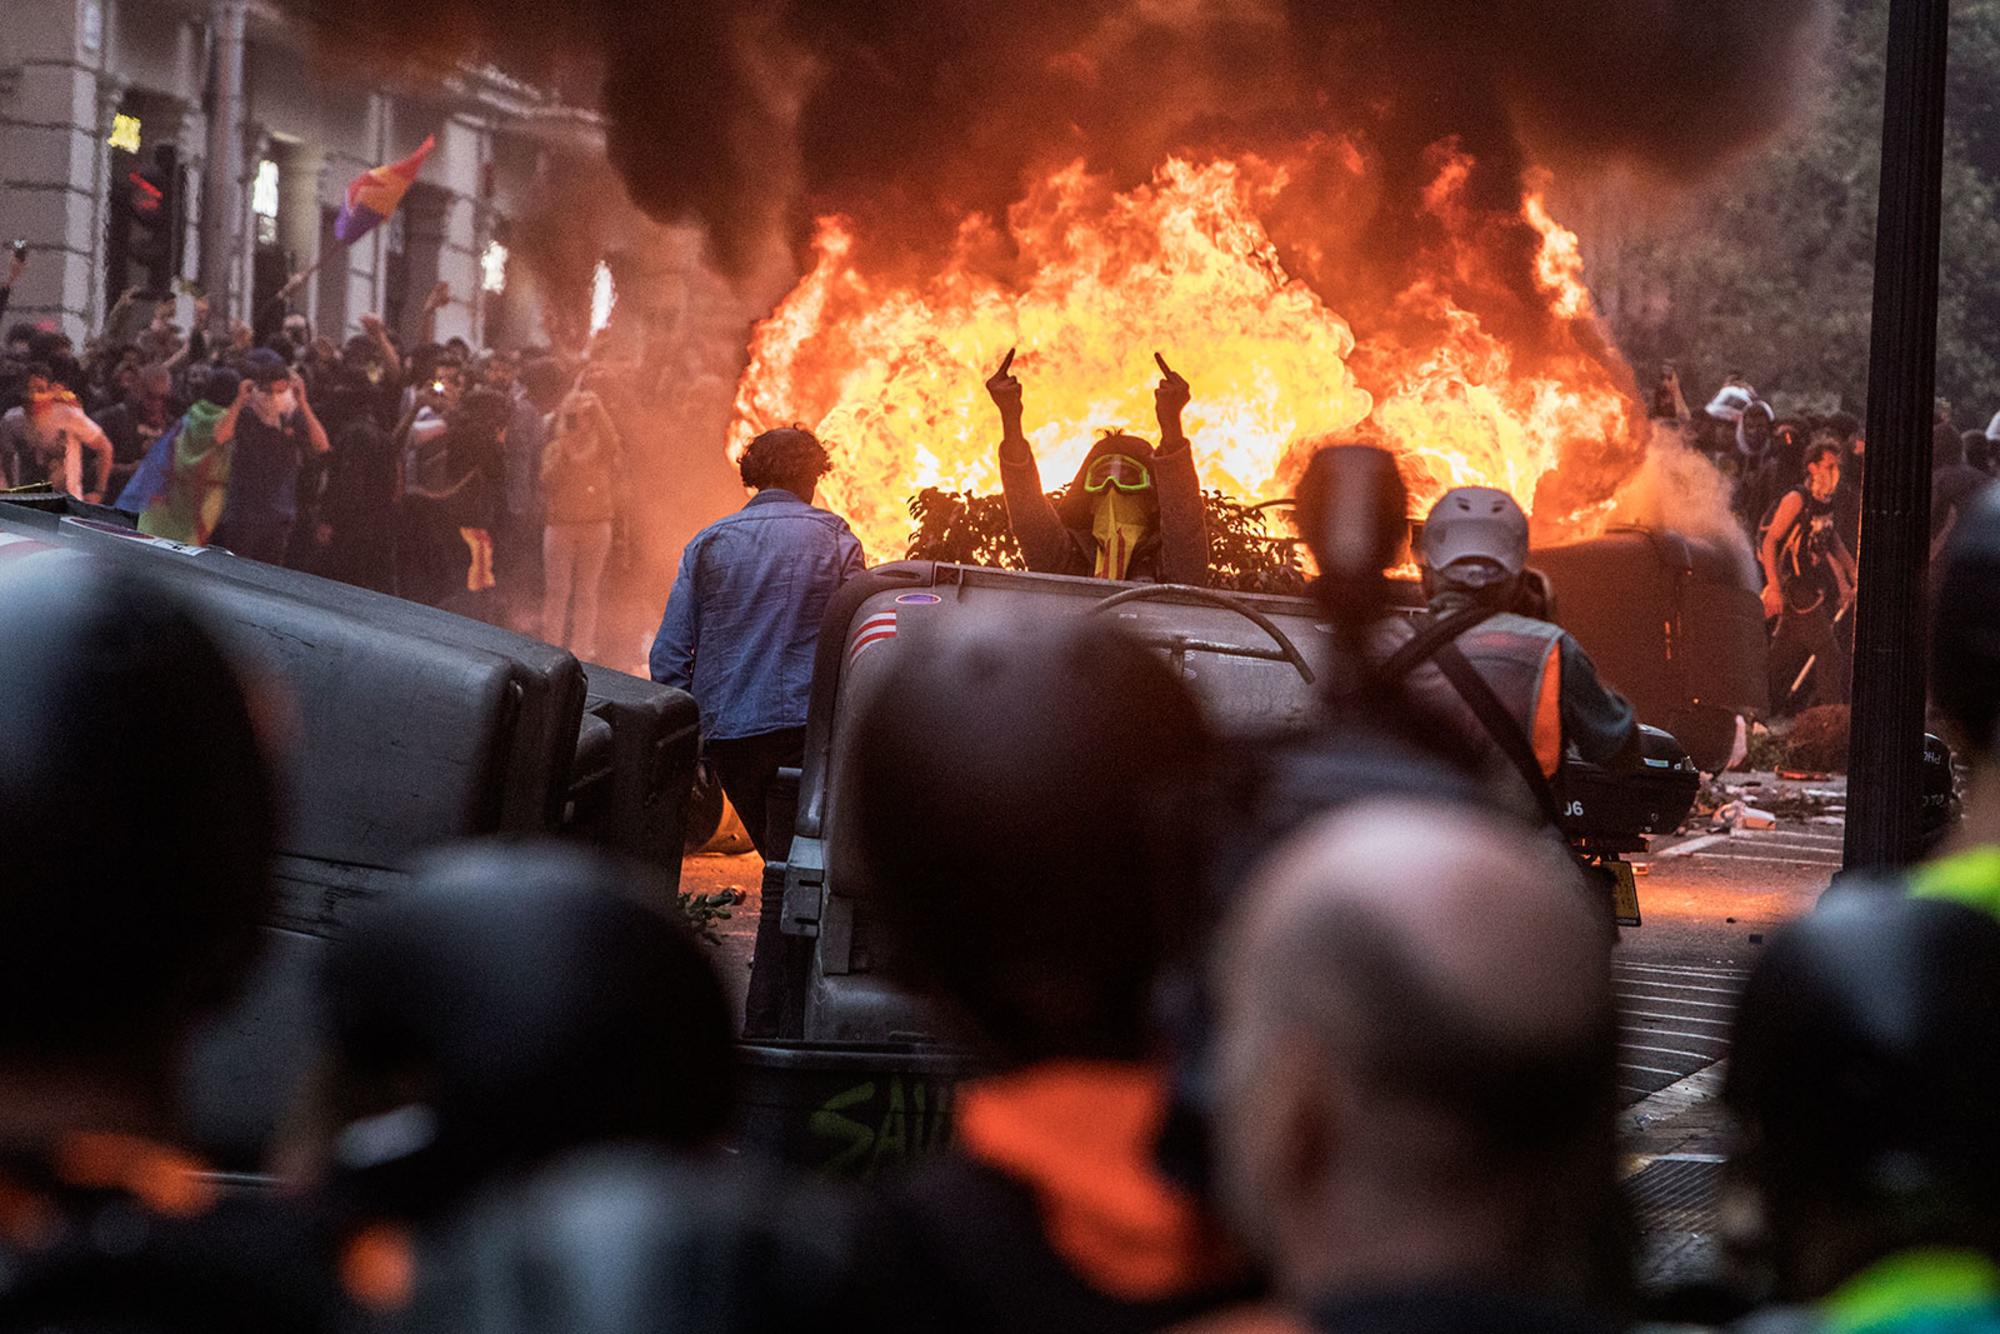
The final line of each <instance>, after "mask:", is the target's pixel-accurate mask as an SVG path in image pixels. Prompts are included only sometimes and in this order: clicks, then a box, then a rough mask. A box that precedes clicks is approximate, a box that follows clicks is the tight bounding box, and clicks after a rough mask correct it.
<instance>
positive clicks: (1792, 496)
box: [1758, 443, 1855, 707]
mask: <svg viewBox="0 0 2000 1334" xmlns="http://www.w3.org/2000/svg"><path fill="white" fill-rule="evenodd" d="M1805 463H1806V479H1805V483H1804V485H1802V486H1796V487H1794V488H1792V489H1791V490H1790V491H1788V492H1786V493H1785V494H1784V496H1783V497H1781V498H1780V499H1779V501H1778V505H1777V508H1776V509H1775V510H1773V511H1772V512H1771V522H1770V524H1769V525H1768V526H1767V527H1766V528H1765V530H1764V533H1763V536H1762V539H1761V541H1760V542H1759V543H1758V558H1759V560H1760V561H1761V562H1762V564H1763V567H1764V614H1765V615H1766V616H1775V617H1776V618H1777V622H1778V623H1777V628H1776V630H1775V631H1774V632H1773V634H1772V639H1771V671H1772V691H1771V695H1772V698H1773V699H1775V700H1778V701H1779V702H1780V706H1781V707H1782V705H1783V703H1784V702H1785V701H1787V700H1789V699H1790V697H1791V696H1792V694H1793V693H1795V692H1794V691H1793V689H1792V685H1793V682H1794V681H1797V680H1798V679H1799V676H1800V675H1801V674H1802V673H1803V672H1804V671H1805V669H1806V666H1807V664H1808V663H1809V662H1810V664H1811V666H1812V681H1813V683H1814V699H1815V702H1817V703H1820V704H1844V703H1846V702H1847V670H1848V647H1847V645H1848V642H1849V635H1850V634H1851V631H1850V630H1849V629H1848V628H1847V627H1846V626H1844V625H1842V622H1843V621H1845V620H1846V615H1847V609H1848V606H1849V605H1850V604H1851V602H1852V601H1853V597H1854V577H1855V566H1854V554H1853V553H1852V552H1851V551H1849V550H1848V548H1847V543H1846V542H1845V541H1843V540H1842V539H1841V536H1840V529H1839V525H1838V524H1837V523H1836V521H1835V516H1834V496H1835V495H1836V493H1838V491H1839V489H1840V449H1839V447H1838V446H1836V445H1832V444H1828V443H1821V444H1817V445H1814V446H1812V447H1811V448H1810V449H1808V450H1807V451H1806V460H1805Z"/></svg>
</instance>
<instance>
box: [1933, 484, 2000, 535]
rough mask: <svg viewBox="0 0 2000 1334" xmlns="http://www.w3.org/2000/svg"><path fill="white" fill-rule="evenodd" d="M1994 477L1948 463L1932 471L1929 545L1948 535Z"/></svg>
mask: <svg viewBox="0 0 2000 1334" xmlns="http://www.w3.org/2000/svg"><path fill="white" fill-rule="evenodd" d="M1992 483H1993V478H1992V477H1991V476H1990V475H1988V474H1987V473H1983V472H1981V471H1980V470H1979V469H1977V468H1975V467H1973V466H1972V465H1971V464H1969V463H1947V464H1945V465H1944V466H1943V467H1941V468H1936V469H1933V470H1932V472H1931V544H1932V548H1933V550H1935V549H1936V546H1937V544H1938V543H1939V542H1940V541H1942V540H1943V539H1944V538H1945V537H1946V536H1947V535H1949V534H1950V532H1951V530H1952V528H1953V527H1954V526H1955V525H1956V524H1957V523H1958V519H1959V514H1960V512H1961V510H1962V509H1963V507H1964V506H1965V504H1966V502H1968V501H1970V500H1971V499H1972V498H1973V497H1974V496H1976V495H1978V494H1979V493H1980V492H1981V491H1984V490H1985V489H1986V488H1987V487H1988V486H1990V485H1992Z"/></svg>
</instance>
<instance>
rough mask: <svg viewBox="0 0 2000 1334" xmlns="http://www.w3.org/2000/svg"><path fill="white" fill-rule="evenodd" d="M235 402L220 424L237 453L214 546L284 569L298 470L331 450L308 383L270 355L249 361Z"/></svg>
mask: <svg viewBox="0 0 2000 1334" xmlns="http://www.w3.org/2000/svg"><path fill="white" fill-rule="evenodd" d="M243 366H244V379H243V383H242V386H241V389H240V391H239V392H238V394H237V398H236V402H235V404H233V405H232V406H231V408H230V410H229V412H227V413H226V414H224V416H223V419H222V420H221V421H220V422H219V423H217V424H216V428H215V439H216V442H217V443H218V444H222V445H228V446H230V447H231V450H230V462H229V489H228V497H227V499H226V500H225V501H224V503H223V507H222V521H221V522H220V523H219V524H217V525H216V530H215V534H214V541H215V544H216V545H217V546H222V547H227V548H229V550H231V551H233V552H235V553H236V554H237V555H239V556H248V557H250V558H251V559H253V560H261V561H264V562H266V563H268V564H271V565H283V564H284V563H285V551H286V548H287V547H288V546H289V545H290V543H291V537H292V524H293V523H294V522H295V521H296V519H297V518H298V489H299V469H300V468H301V467H302V466H303V465H304V463H305V456H306V454H307V452H308V451H310V452H311V453H312V454H313V455H314V456H318V455H321V454H325V453H326V452H328V451H329V450H330V449H332V447H333V446H332V444H331V442H329V441H328V440H327V438H326V428H324V427H323V426H321V425H320V423H319V418H318V417H316V416H314V415H313V410H312V404H311V403H309V402H307V401H306V386H305V381H303V380H301V379H300V378H299V375H298V372H297V371H295V370H293V369H292V368H291V367H290V366H288V365H286V364H285V360H284V358H283V357H280V356H279V355H278V354H277V353H275V352H273V351H271V350H270V349H269V348H258V349H257V350H256V351H254V352H252V353H251V354H250V355H249V356H247V357H245V358H244V361H243Z"/></svg>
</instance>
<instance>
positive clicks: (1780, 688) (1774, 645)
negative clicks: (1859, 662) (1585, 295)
mask: <svg viewBox="0 0 2000 1334" xmlns="http://www.w3.org/2000/svg"><path fill="white" fill-rule="evenodd" d="M1833 615H1834V608H1833V607H1832V606H1831V605H1830V604H1826V603H1822V604H1821V605H1819V606H1816V607H1813V608H1812V609H1811V610H1809V611H1794V610H1792V609H1791V608H1790V607H1787V608H1786V609H1785V610H1784V612H1783V613H1781V614H1780V615H1779V617H1778V626H1777V629H1776V630H1774V631H1772V633H1771V702H1772V705H1773V706H1774V707H1775V708H1777V709H1778V710H1779V711H1780V712H1781V713H1782V712H1788V711H1789V704H1790V701H1791V697H1792V682H1794V681H1796V680H1798V677H1799V673H1800V672H1802V671H1804V670H1805V665H1806V662H1807V660H1809V659H1810V660H1811V661H1812V663H1813V669H1812V674H1811V675H1810V676H1809V677H1808V678H1807V679H1806V680H1805V682H1804V683H1803V685H1802V686H1801V687H1800V690H1801V700H1800V702H1801V703H1802V704H1808V705H1820V704H1845V703H1847V692H1848V685H1849V673H1850V671H1851V668H1852V661H1851V659H1852V650H1851V648H1850V645H1851V644H1852V642H1853V635H1854V622H1853V619H1852V618H1851V617H1848V618H1843V619H1842V620H1841V621H1840V623H1839V624H1835V623H1834V619H1833Z"/></svg>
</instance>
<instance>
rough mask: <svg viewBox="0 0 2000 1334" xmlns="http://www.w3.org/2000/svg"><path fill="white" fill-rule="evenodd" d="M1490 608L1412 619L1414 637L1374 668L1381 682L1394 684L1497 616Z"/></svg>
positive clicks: (1462, 608)
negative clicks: (1474, 628) (1447, 645)
mask: <svg viewBox="0 0 2000 1334" xmlns="http://www.w3.org/2000/svg"><path fill="white" fill-rule="evenodd" d="M1497 614H1498V613H1497V612H1495V611H1494V610H1493V609H1492V608H1491V607H1461V608H1460V609H1459V610H1457V611H1455V612H1453V613H1452V614H1451V615H1449V616H1442V617H1439V616H1430V615H1425V616H1423V617H1421V618H1419V619H1418V620H1416V621H1415V622H1414V624H1415V625H1416V627H1417V633H1416V636H1415V637H1414V638H1412V639H1410V640H1408V641H1406V642H1405V643H1404V644H1403V645H1402V647H1400V648H1398V649H1397V650H1396V651H1395V652H1394V653H1392V654H1390V655H1389V656H1388V658H1387V659H1385V660H1384V661H1383V663H1382V666H1381V667H1380V668H1378V669H1377V670H1378V671H1379V673H1380V674H1381V677H1382V680H1383V682H1384V683H1386V684H1389V685H1394V684H1395V683H1396V682H1398V681H1401V680H1402V679H1403V678H1404V677H1405V676H1408V675H1409V674H1410V673H1411V672H1412V671H1414V670H1415V669H1416V668H1417V667H1418V666H1419V665H1421V664H1422V663H1424V662H1425V661H1427V660H1429V659H1430V658H1431V657H1432V656H1434V655H1435V654H1436V653H1437V651H1438V649H1439V648H1440V647H1442V646H1443V645H1446V644H1449V643H1451V642H1452V641H1453V640H1454V639H1457V638H1458V637H1459V636H1460V635H1462V634H1464V633H1465V632H1466V631H1467V630H1470V629H1472V628H1473V627H1474V626H1476V625H1480V624H1482V623H1484V622H1485V621H1487V620H1489V619H1491V618H1492V617H1493V616H1495V615H1497Z"/></svg>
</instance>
